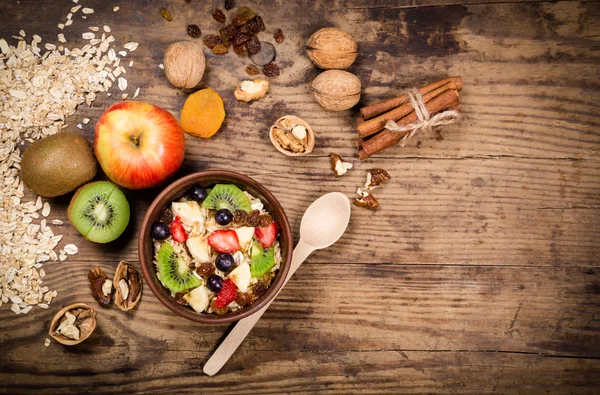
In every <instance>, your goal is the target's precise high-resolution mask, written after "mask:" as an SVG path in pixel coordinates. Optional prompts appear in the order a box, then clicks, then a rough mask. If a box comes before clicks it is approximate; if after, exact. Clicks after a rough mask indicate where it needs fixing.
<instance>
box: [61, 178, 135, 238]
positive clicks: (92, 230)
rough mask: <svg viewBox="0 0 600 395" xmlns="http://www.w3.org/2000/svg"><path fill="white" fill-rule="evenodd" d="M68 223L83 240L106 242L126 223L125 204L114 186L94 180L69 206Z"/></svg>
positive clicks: (82, 188)
mask: <svg viewBox="0 0 600 395" xmlns="http://www.w3.org/2000/svg"><path fill="white" fill-rule="evenodd" d="M68 214H69V221H71V223H72V224H73V226H74V227H75V228H76V229H77V230H78V231H79V233H81V234H82V235H83V236H84V237H85V238H86V239H88V240H90V241H93V242H96V243H108V242H110V241H113V240H115V239H116V238H117V237H119V236H120V235H121V234H122V233H123V231H125V228H127V224H129V203H128V202H127V198H126V197H125V195H124V194H123V192H121V190H120V189H119V188H117V186H116V185H115V184H113V183H111V182H107V181H98V182H92V183H89V184H85V185H84V186H82V187H81V188H79V189H78V190H77V192H75V195H73V198H72V199H71V203H70V204H69V211H68Z"/></svg>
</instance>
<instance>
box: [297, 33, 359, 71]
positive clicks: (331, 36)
mask: <svg viewBox="0 0 600 395" xmlns="http://www.w3.org/2000/svg"><path fill="white" fill-rule="evenodd" d="M357 50H358V47H357V45H356V41H354V39H353V38H352V36H351V35H349V34H348V33H346V32H345V31H343V30H341V29H337V28H335V27H325V28H323V29H320V30H317V31H316V32H314V33H313V35H312V36H310V38H309V39H308V41H307V42H306V53H307V54H308V57H309V58H310V60H312V61H313V63H314V64H315V65H316V66H318V67H320V68H322V69H347V68H348V67H350V65H352V63H354V60H356V55H357Z"/></svg>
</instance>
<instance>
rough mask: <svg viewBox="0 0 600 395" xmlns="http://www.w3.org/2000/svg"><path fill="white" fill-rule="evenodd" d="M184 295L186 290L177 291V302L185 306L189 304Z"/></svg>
mask: <svg viewBox="0 0 600 395" xmlns="http://www.w3.org/2000/svg"><path fill="white" fill-rule="evenodd" d="M183 295H185V292H178V293H176V294H175V302H176V303H177V304H180V305H182V306H185V305H186V304H187V301H186V300H185V299H184V298H183Z"/></svg>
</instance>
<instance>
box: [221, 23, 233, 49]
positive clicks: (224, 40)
mask: <svg viewBox="0 0 600 395" xmlns="http://www.w3.org/2000/svg"><path fill="white" fill-rule="evenodd" d="M219 36H221V41H222V44H223V45H224V46H225V47H226V48H229V47H231V41H229V37H227V33H225V28H223V27H222V28H220V29H219Z"/></svg>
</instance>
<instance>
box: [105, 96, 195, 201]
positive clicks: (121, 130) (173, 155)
mask: <svg viewBox="0 0 600 395" xmlns="http://www.w3.org/2000/svg"><path fill="white" fill-rule="evenodd" d="M94 153H95V154H96V158H97V159H98V162H99V163H100V167H102V170H104V173H106V175H107V176H108V178H110V179H111V180H112V181H113V182H114V183H116V184H119V185H121V186H123V187H125V188H129V189H143V188H150V187H154V186H157V185H159V184H160V183H162V182H163V181H165V180H166V179H168V178H169V177H171V176H172V175H173V174H174V173H175V172H176V171H177V170H178V169H179V167H180V166H181V163H182V162H183V156H184V154H185V136H184V133H183V130H182V129H181V127H180V126H179V123H178V122H177V120H176V119H175V117H174V116H173V115H171V114H170V113H169V112H168V111H166V110H163V109H162V108H160V107H156V106H154V105H152V104H150V103H144V102H139V101H122V102H119V103H115V104H113V105H112V106H110V107H108V108H107V109H106V111H104V114H102V116H101V117H100V119H99V120H98V123H97V124H96V134H95V136H94Z"/></svg>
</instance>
